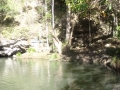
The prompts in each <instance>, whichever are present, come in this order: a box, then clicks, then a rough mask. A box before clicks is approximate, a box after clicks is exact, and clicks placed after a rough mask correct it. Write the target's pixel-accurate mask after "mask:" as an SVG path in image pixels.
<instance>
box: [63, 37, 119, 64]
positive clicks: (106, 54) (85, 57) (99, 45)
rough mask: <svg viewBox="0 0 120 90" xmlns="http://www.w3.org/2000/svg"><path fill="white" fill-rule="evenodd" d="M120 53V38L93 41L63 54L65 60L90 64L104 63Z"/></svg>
mask: <svg viewBox="0 0 120 90" xmlns="http://www.w3.org/2000/svg"><path fill="white" fill-rule="evenodd" d="M119 54H120V40H118V39H113V38H112V39H111V38H109V39H107V40H101V41H99V42H96V43H93V44H91V45H90V46H88V47H80V48H74V49H72V50H70V51H68V52H67V53H65V56H63V61H64V60H65V61H69V60H70V61H78V62H80V63H81V62H83V63H90V64H93V63H95V64H104V65H105V63H106V62H110V61H111V60H112V59H113V57H115V56H118V57H119Z"/></svg>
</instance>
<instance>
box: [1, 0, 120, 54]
mask: <svg viewBox="0 0 120 90" xmlns="http://www.w3.org/2000/svg"><path fill="white" fill-rule="evenodd" d="M0 2H1V3H0V39H1V40H3V39H6V40H11V39H21V40H22V39H25V40H27V41H28V42H30V40H31V39H33V38H34V39H37V40H40V41H41V42H44V41H45V42H46V45H44V46H45V47H47V48H49V49H52V50H53V49H56V50H57V51H58V53H59V54H61V53H64V52H66V51H67V52H68V50H70V49H74V50H76V49H77V50H79V49H80V48H81V47H85V48H87V47H89V46H91V45H94V46H93V47H96V46H95V45H96V43H98V42H101V44H100V45H98V44H97V47H102V46H103V45H102V44H103V41H104V40H106V39H108V38H112V39H113V38H115V39H116V40H119V38H120V0H5V1H4V0H1V1H0ZM107 43H111V41H110V42H107ZM54 46H56V47H54ZM97 47H96V48H97ZM53 51H54V50H53Z"/></svg>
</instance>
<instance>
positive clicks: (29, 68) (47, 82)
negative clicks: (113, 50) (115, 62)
mask: <svg viewBox="0 0 120 90" xmlns="http://www.w3.org/2000/svg"><path fill="white" fill-rule="evenodd" d="M0 90H120V79H119V76H116V75H114V74H112V73H111V72H109V71H107V70H106V69H105V68H104V67H103V66H100V65H88V64H87V65H86V64H79V63H73V62H72V63H70V62H56V61H47V60H12V59H9V58H8V59H0Z"/></svg>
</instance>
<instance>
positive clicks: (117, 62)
mask: <svg viewBox="0 0 120 90" xmlns="http://www.w3.org/2000/svg"><path fill="white" fill-rule="evenodd" d="M111 64H112V65H113V66H114V67H115V68H120V58H118V57H117V56H114V57H113V59H112V61H111Z"/></svg>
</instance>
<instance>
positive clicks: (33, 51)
mask: <svg viewBox="0 0 120 90" xmlns="http://www.w3.org/2000/svg"><path fill="white" fill-rule="evenodd" d="M27 52H28V53H35V52H36V50H35V48H33V47H30V48H28V49H27Z"/></svg>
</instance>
